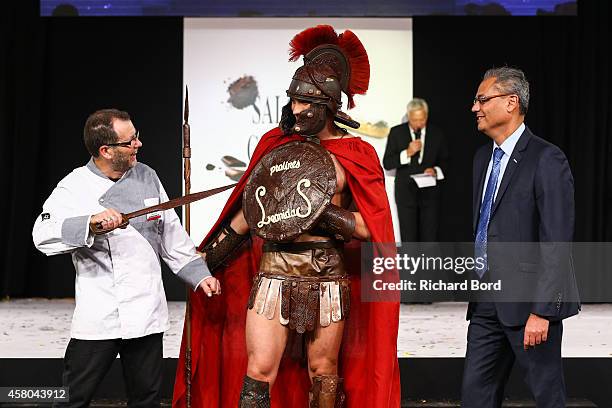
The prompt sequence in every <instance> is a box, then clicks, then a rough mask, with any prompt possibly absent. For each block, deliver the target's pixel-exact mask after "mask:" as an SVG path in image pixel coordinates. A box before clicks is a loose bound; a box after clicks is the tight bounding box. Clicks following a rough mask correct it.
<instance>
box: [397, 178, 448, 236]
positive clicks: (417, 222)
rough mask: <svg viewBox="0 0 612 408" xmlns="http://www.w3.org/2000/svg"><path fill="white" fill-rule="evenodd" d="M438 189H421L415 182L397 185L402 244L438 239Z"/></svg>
mask: <svg viewBox="0 0 612 408" xmlns="http://www.w3.org/2000/svg"><path fill="white" fill-rule="evenodd" d="M439 195H440V193H439V189H438V187H426V188H422V189H419V188H418V187H417V185H416V183H415V182H414V181H413V180H410V181H409V183H405V182H401V185H396V188H395V202H396V204H397V217H398V219H399V224H400V234H401V238H402V242H435V241H437V239H438V197H439Z"/></svg>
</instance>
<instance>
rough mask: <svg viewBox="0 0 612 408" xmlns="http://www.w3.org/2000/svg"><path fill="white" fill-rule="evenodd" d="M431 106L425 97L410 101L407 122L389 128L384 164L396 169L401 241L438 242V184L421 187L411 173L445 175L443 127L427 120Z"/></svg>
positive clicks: (445, 150)
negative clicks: (441, 128)
mask: <svg viewBox="0 0 612 408" xmlns="http://www.w3.org/2000/svg"><path fill="white" fill-rule="evenodd" d="M428 114H429V108H428V106H427V102H425V100H423V99H419V98H415V99H413V100H411V101H410V102H409V103H408V113H407V117H408V122H407V123H402V124H401V125H397V126H394V127H393V128H391V131H390V132H389V137H388V139H387V146H386V148H385V155H384V157H383V166H384V168H385V169H386V170H391V169H397V173H396V175H395V202H396V204H397V214H398V217H399V223H400V232H401V239H402V242H418V241H421V242H435V241H436V240H437V231H438V200H439V195H440V191H439V187H438V186H435V187H425V188H422V189H419V188H418V187H417V184H416V183H415V181H414V180H413V179H412V178H411V177H410V176H411V175H413V174H421V173H426V174H429V175H431V176H433V177H435V178H436V179H437V180H442V179H444V173H443V171H446V169H447V167H446V165H447V160H448V148H447V146H446V141H445V139H444V135H443V134H442V131H440V129H438V128H436V127H435V126H431V125H428V124H427V119H428Z"/></svg>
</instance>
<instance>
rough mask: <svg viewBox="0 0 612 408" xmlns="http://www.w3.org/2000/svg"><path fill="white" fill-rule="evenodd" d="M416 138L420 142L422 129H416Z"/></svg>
mask: <svg viewBox="0 0 612 408" xmlns="http://www.w3.org/2000/svg"><path fill="white" fill-rule="evenodd" d="M414 138H415V140H419V139H420V138H421V129H414Z"/></svg>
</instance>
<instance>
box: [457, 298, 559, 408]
mask: <svg viewBox="0 0 612 408" xmlns="http://www.w3.org/2000/svg"><path fill="white" fill-rule="evenodd" d="M524 334H525V326H518V327H507V326H503V325H502V324H501V323H500V322H499V320H498V318H497V314H496V311H495V306H494V305H493V304H492V303H476V304H475V305H474V308H473V314H472V317H471V319H470V325H469V329H468V344H467V353H466V356H465V366H464V371H463V385H462V389H461V401H462V403H461V406H462V407H463V408H497V407H501V404H502V400H503V397H504V387H505V385H506V382H507V381H508V377H509V375H510V372H511V370H512V365H513V364H514V361H515V360H516V361H517V362H518V364H519V366H520V368H521V370H522V371H523V373H524V379H525V382H526V383H527V385H528V386H529V388H530V390H531V392H532V394H533V396H534V398H535V401H536V406H537V407H538V408H565V381H564V378H563V364H562V360H561V338H562V335H563V324H562V322H561V321H558V322H551V323H550V325H549V328H548V339H547V340H546V341H545V342H543V343H542V344H540V345H536V346H535V347H530V348H529V349H528V350H525V349H524V348H523V337H524Z"/></svg>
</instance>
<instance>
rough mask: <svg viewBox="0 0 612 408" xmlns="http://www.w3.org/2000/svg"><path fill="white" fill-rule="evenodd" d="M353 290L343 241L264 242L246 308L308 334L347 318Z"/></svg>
mask: <svg viewBox="0 0 612 408" xmlns="http://www.w3.org/2000/svg"><path fill="white" fill-rule="evenodd" d="M350 294H351V292H350V280H349V278H348V275H347V274H346V270H345V268H344V262H343V253H342V247H341V244H339V243H337V242H335V241H315V242H292V243H273V242H266V243H265V244H264V247H263V254H262V257H261V263H260V267H259V274H258V275H257V276H256V277H255V280H254V283H253V287H252V288H251V294H250V296H249V302H248V308H249V309H254V310H255V312H257V313H258V314H261V315H264V316H265V317H267V318H268V319H270V320H272V319H273V318H274V316H275V315H278V318H279V322H280V323H281V324H282V325H284V326H287V327H288V328H289V329H291V330H296V331H297V332H298V333H304V332H306V331H312V330H314V329H315V328H316V327H317V325H319V326H321V327H327V326H329V325H330V324H331V323H332V322H339V321H341V320H344V319H346V318H347V317H348V314H349V310H350V297H351V296H350ZM277 308H278V310H279V313H275V311H276V309H277Z"/></svg>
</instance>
